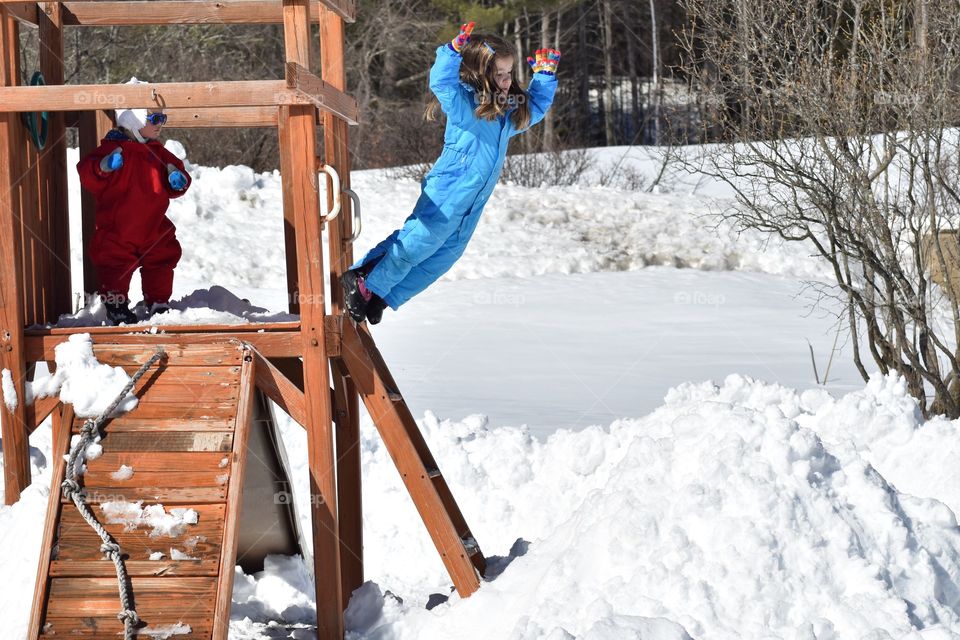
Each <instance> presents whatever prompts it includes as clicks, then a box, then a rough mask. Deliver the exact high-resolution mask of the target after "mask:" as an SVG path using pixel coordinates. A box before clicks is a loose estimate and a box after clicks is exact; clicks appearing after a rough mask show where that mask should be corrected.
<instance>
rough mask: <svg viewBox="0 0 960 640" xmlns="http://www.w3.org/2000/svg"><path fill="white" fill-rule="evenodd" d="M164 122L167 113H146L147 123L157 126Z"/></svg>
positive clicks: (165, 121)
mask: <svg viewBox="0 0 960 640" xmlns="http://www.w3.org/2000/svg"><path fill="white" fill-rule="evenodd" d="M166 123H167V114H165V113H148V114H147V124H152V125H154V126H159V125H162V124H166Z"/></svg>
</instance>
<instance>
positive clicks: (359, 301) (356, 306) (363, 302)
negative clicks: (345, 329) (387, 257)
mask: <svg viewBox="0 0 960 640" xmlns="http://www.w3.org/2000/svg"><path fill="white" fill-rule="evenodd" d="M340 286H342V287H343V304H344V305H345V306H346V307H347V311H348V312H349V313H350V317H351V318H353V321H354V322H363V320H364V318H365V317H366V313H367V304H368V303H369V302H370V299H371V296H370V292H369V291H367V297H364V295H363V292H364V291H366V286H365V285H364V283H363V274H362V273H360V272H359V271H357V270H356V269H351V270H349V271H346V272H344V274H343V275H342V276H340Z"/></svg>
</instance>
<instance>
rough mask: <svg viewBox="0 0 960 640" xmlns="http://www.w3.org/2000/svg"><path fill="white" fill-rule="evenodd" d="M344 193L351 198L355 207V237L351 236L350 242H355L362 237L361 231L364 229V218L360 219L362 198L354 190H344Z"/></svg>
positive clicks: (353, 209) (353, 208)
mask: <svg viewBox="0 0 960 640" xmlns="http://www.w3.org/2000/svg"><path fill="white" fill-rule="evenodd" d="M343 192H344V193H345V194H347V195H348V196H350V200H351V202H353V206H352V207H351V211H353V235H352V236H350V242H355V241H356V239H357V238H359V237H360V230H361V229H362V228H363V218H361V217H360V196H358V195H357V192H356V191H354V190H353V189H344V190H343Z"/></svg>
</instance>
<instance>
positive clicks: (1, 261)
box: [0, 7, 35, 504]
mask: <svg viewBox="0 0 960 640" xmlns="http://www.w3.org/2000/svg"><path fill="white" fill-rule="evenodd" d="M16 27H17V23H16V22H15V21H14V19H13V18H11V17H10V16H9V14H8V13H7V10H6V8H5V7H0V55H2V56H3V58H2V63H0V85H2V86H8V85H11V84H14V83H15V82H16V78H17V76H16V73H17V68H16V64H15V61H16V60H17V59H18V58H19V55H20V54H19V30H18V29H17V28H16ZM21 128H22V127H21V126H20V123H19V122H18V116H17V114H4V115H2V116H0V370H2V369H8V370H9V371H10V372H11V373H12V374H13V385H14V389H15V390H16V393H17V398H18V400H19V402H18V403H17V406H16V408H15V409H14V410H12V411H11V410H10V409H9V408H8V407H7V404H6V403H5V402H4V403H0V423H2V427H0V428H2V431H0V439H2V441H3V460H4V465H3V480H4V482H3V487H4V501H5V502H6V503H7V504H13V503H14V502H16V501H17V500H19V499H20V493H21V492H22V491H23V490H24V489H26V488H27V486H28V485H29V484H30V455H29V451H28V443H27V429H28V426H27V408H26V403H25V402H24V399H25V398H26V385H25V382H26V380H25V377H26V368H27V359H26V354H25V345H24V337H23V326H24V324H25V316H24V309H23V306H22V302H23V299H24V298H23V271H22V268H23V260H22V253H21V242H20V223H19V220H18V219H17V214H18V210H19V206H20V205H19V198H18V197H17V195H16V194H17V193H18V190H17V184H18V182H19V181H20V177H21V175H22V173H21V167H20V165H19V160H18V159H19V148H18V147H17V146H16V145H15V139H16V138H18V136H19V133H18V132H19V130H20V129H21ZM34 361H35V360H31V362H34Z"/></svg>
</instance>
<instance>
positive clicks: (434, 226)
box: [351, 45, 557, 309]
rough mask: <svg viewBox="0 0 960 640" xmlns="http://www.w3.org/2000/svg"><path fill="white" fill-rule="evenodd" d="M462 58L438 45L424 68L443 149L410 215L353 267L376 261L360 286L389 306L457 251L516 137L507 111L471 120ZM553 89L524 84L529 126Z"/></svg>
mask: <svg viewBox="0 0 960 640" xmlns="http://www.w3.org/2000/svg"><path fill="white" fill-rule="evenodd" d="M461 61H462V58H461V56H460V54H459V53H457V52H455V51H454V50H453V49H452V48H450V47H449V46H447V45H443V46H441V47H440V48H439V49H437V60H436V62H434V64H433V68H431V69H430V90H431V91H433V93H434V95H436V96H437V99H438V100H439V101H440V107H441V109H443V112H444V114H446V116H447V125H446V131H445V133H444V136H443V152H442V153H441V154H440V158H439V159H438V160H437V162H436V164H434V166H433V169H432V170H431V171H430V173H429V174H427V177H426V178H425V179H424V181H423V191H422V193H421V194H420V199H419V200H418V201H417V205H416V207H414V209H413V213H411V214H410V216H409V217H408V218H407V220H406V221H405V222H404V224H403V227H402V228H400V229H398V230H397V231H394V232H393V233H392V234H391V235H390V236H388V237H387V238H386V239H385V240H384V241H383V242H381V243H380V244H378V245H377V246H375V247H374V248H373V249H371V250H370V251H369V252H367V254H366V255H365V256H364V257H363V258H362V259H361V260H359V261H358V262H357V263H356V264H354V265H353V266H352V267H351V268H352V269H357V268H359V267H360V266H362V265H364V264H366V263H367V262H369V261H371V260H376V259H377V258H379V259H380V261H379V262H378V263H377V264H376V266H374V267H373V269H372V270H370V272H369V273H368V275H367V277H366V286H367V288H368V289H369V290H370V291H372V292H373V293H375V294H377V295H378V296H380V297H381V298H383V300H384V302H386V303H387V304H388V305H390V307H391V308H393V309H396V308H397V307H399V306H400V305H402V304H403V303H405V302H406V301H407V300H409V299H410V298H412V297H413V296H415V295H416V294H418V293H420V292H421V291H423V290H424V289H426V288H427V287H428V286H429V285H430V284H431V283H433V282H434V281H435V280H437V278H439V277H440V276H442V275H443V274H444V273H446V272H447V270H448V269H450V267H451V266H453V263H454V262H456V261H457V259H458V258H459V257H460V256H461V255H462V254H463V251H464V249H465V248H466V246H467V242H468V241H469V240H470V236H472V235H473V231H474V229H476V228H477V222H479V220H480V214H481V212H482V211H483V206H484V205H485V204H486V203H487V200H488V199H489V198H490V194H491V193H493V188H494V187H495V186H496V184H497V180H499V178H500V170H501V169H502V168H503V160H504V158H505V157H506V155H507V145H508V143H509V142H510V138H511V137H512V136H514V135H516V134H518V133H522V131H518V130H517V129H516V128H515V126H514V124H513V122H512V121H511V119H510V115H511V113H509V112H508V113H507V114H506V115H503V116H500V117H498V118H497V119H496V120H484V119H481V118H478V117H477V116H476V115H475V113H474V110H475V109H476V107H477V102H476V100H475V92H476V90H475V89H474V88H473V87H471V86H470V85H468V84H466V83H464V82H461V81H460V63H461ZM556 89H557V79H556V77H554V76H553V75H550V74H545V73H536V74H534V75H533V79H532V80H531V81H530V85H529V86H528V87H527V99H528V102H529V105H530V126H533V125H535V124H537V123H538V122H540V121H541V120H543V117H544V115H545V114H546V112H547V109H549V108H550V105H551V104H552V103H553V96H554V93H555V92H556Z"/></svg>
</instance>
